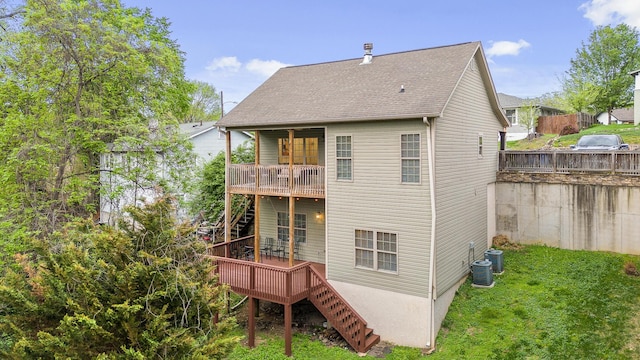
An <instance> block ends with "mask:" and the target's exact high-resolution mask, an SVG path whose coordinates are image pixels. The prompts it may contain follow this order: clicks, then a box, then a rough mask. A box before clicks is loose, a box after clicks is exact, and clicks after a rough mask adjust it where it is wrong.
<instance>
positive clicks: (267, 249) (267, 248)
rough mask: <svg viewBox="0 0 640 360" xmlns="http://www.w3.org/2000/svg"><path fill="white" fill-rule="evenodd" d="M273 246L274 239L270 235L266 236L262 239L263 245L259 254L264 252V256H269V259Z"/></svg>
mask: <svg viewBox="0 0 640 360" xmlns="http://www.w3.org/2000/svg"><path fill="white" fill-rule="evenodd" d="M273 246H274V240H273V238H272V237H266V238H265V239H264V245H263V247H261V248H260V256H262V254H264V255H265V256H269V259H271V257H272V256H273V251H274V249H273Z"/></svg>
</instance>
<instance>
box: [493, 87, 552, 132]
mask: <svg viewBox="0 0 640 360" xmlns="http://www.w3.org/2000/svg"><path fill="white" fill-rule="evenodd" d="M498 100H499V101H500V107H502V110H504V113H505V115H506V116H507V119H508V120H509V127H508V128H507V140H508V141H512V140H521V139H524V138H526V137H527V135H529V132H528V131H527V127H526V125H523V124H519V123H518V111H519V110H520V109H522V108H523V107H525V106H529V105H531V104H534V105H535V106H536V107H537V108H538V110H539V112H540V113H539V116H551V115H561V114H564V112H563V111H562V110H558V109H554V108H552V107H548V106H545V105H543V104H541V103H540V102H539V101H538V100H537V99H522V98H519V97H517V96H512V95H507V94H503V93H498ZM530 131H531V132H533V131H535V126H534V127H533V128H532V129H530Z"/></svg>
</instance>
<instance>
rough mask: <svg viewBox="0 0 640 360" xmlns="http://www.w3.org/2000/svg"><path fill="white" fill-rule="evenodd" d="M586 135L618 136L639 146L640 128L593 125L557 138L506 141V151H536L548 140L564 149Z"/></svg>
mask: <svg viewBox="0 0 640 360" xmlns="http://www.w3.org/2000/svg"><path fill="white" fill-rule="evenodd" d="M588 134H619V135H620V136H622V139H623V140H624V142H625V143H627V144H640V126H633V125H615V124H614V125H594V126H591V127H590V128H588V129H584V130H581V131H580V133H578V134H571V135H565V136H557V135H554V134H545V135H543V136H542V137H541V138H538V139H534V140H531V141H530V140H518V141H508V142H507V150H536V149H540V148H541V147H542V146H544V145H545V144H546V143H547V142H549V141H550V140H551V141H552V142H551V145H552V146H553V147H556V148H566V147H569V145H572V144H575V143H576V142H577V141H578V139H579V138H580V137H581V136H582V135H588Z"/></svg>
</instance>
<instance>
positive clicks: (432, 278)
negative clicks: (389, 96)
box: [422, 116, 436, 348]
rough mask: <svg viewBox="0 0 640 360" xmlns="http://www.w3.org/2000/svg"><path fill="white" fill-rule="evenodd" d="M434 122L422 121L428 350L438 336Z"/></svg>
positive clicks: (424, 119)
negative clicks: (426, 177)
mask: <svg viewBox="0 0 640 360" xmlns="http://www.w3.org/2000/svg"><path fill="white" fill-rule="evenodd" d="M434 120H435V118H432V120H429V118H428V117H426V116H425V117H424V118H423V119H422V121H423V122H424V123H425V124H426V125H427V165H428V166H429V196H430V197H431V201H430V202H431V246H430V248H429V294H428V298H429V301H430V305H431V323H430V324H429V327H430V329H429V342H428V343H427V348H435V345H436V334H435V315H436V310H435V307H436V306H435V300H436V294H435V290H436V274H435V271H436V260H435V255H436V202H435V196H436V191H435V187H434V185H435V175H434V173H433V168H434V164H433V161H434V159H433V142H432V136H433V133H434V132H433V126H434V124H432V122H433V121H434Z"/></svg>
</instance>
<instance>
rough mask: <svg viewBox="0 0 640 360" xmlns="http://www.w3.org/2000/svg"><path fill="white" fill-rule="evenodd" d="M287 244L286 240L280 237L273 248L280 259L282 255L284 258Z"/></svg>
mask: <svg viewBox="0 0 640 360" xmlns="http://www.w3.org/2000/svg"><path fill="white" fill-rule="evenodd" d="M287 246H289V245H288V243H287V241H286V240H282V239H278V244H277V245H276V247H275V248H274V249H273V252H274V253H276V254H277V255H278V259H280V258H281V257H282V258H284V253H285V249H286V248H287Z"/></svg>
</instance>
